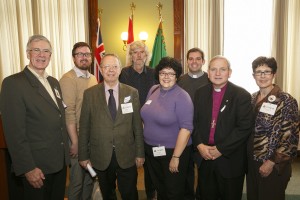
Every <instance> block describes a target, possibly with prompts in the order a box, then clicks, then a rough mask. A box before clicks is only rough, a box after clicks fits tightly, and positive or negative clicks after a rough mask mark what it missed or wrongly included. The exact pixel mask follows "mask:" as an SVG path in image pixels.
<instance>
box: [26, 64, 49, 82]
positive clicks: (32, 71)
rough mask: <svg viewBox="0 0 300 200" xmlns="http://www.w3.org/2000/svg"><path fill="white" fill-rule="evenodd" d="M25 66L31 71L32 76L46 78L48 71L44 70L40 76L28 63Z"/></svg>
mask: <svg viewBox="0 0 300 200" xmlns="http://www.w3.org/2000/svg"><path fill="white" fill-rule="evenodd" d="M27 68H28V69H29V71H31V73H33V75H34V76H36V77H37V78H38V79H39V78H44V79H47V78H48V76H49V75H48V73H47V72H46V71H44V74H43V75H42V76H41V75H39V74H38V73H36V72H35V71H34V70H33V69H32V68H31V67H30V66H29V65H27Z"/></svg>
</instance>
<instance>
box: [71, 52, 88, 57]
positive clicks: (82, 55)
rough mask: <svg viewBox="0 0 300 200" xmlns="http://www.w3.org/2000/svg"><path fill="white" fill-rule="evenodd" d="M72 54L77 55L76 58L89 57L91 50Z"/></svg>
mask: <svg viewBox="0 0 300 200" xmlns="http://www.w3.org/2000/svg"><path fill="white" fill-rule="evenodd" d="M73 56H77V57H78V58H83V57H86V58H91V57H92V52H87V53H82V52H77V53H74V54H73Z"/></svg>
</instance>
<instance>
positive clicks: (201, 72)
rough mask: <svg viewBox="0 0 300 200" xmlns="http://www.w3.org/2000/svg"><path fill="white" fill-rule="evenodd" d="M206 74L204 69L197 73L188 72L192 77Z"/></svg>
mask: <svg viewBox="0 0 300 200" xmlns="http://www.w3.org/2000/svg"><path fill="white" fill-rule="evenodd" d="M203 74H204V72H203V71H200V72H198V73H196V74H192V73H191V72H188V75H189V76H190V77H191V78H199V77H200V76H202V75H203Z"/></svg>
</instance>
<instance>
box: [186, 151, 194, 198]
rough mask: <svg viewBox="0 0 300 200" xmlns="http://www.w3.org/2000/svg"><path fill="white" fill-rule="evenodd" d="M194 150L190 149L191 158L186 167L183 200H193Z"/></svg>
mask: <svg viewBox="0 0 300 200" xmlns="http://www.w3.org/2000/svg"><path fill="white" fill-rule="evenodd" d="M193 154H194V150H193V148H191V156H190V160H189V165H188V171H187V176H186V180H185V192H184V200H195V192H194V183H195V171H194V169H195V163H194V157H193Z"/></svg>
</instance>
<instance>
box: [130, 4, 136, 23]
mask: <svg viewBox="0 0 300 200" xmlns="http://www.w3.org/2000/svg"><path fill="white" fill-rule="evenodd" d="M135 8H136V5H135V4H134V3H133V2H131V4H130V10H131V18H132V20H133V13H134V10H135Z"/></svg>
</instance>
